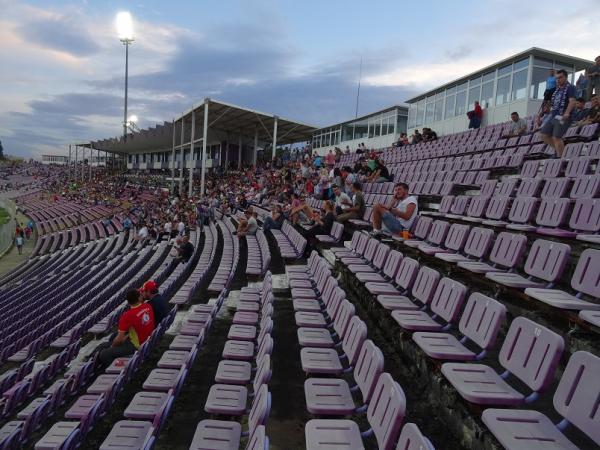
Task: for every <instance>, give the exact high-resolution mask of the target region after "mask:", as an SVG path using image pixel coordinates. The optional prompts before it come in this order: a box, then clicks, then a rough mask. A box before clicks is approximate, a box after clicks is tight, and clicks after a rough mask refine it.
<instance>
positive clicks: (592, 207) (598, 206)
mask: <svg viewBox="0 0 600 450" xmlns="http://www.w3.org/2000/svg"><path fill="white" fill-rule="evenodd" d="M569 227H571V228H572V229H573V230H577V231H583V232H587V233H597V232H598V231H600V199H598V198H580V199H577V201H576V202H575V206H574V207H573V212H572V213H571V218H570V220H569Z"/></svg>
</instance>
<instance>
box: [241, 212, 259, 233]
mask: <svg viewBox="0 0 600 450" xmlns="http://www.w3.org/2000/svg"><path fill="white" fill-rule="evenodd" d="M244 215H245V216H246V219H242V220H240V223H239V225H238V229H237V235H238V236H239V237H242V236H254V235H255V234H256V230H258V223H257V222H256V218H255V217H254V214H253V211H252V210H251V209H250V208H248V209H247V210H246V211H245V212H244Z"/></svg>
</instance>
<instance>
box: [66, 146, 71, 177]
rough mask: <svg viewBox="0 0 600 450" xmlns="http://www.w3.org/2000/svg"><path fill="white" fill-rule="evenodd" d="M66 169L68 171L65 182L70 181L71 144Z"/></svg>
mask: <svg viewBox="0 0 600 450" xmlns="http://www.w3.org/2000/svg"><path fill="white" fill-rule="evenodd" d="M67 169H68V178H67V180H70V179H71V144H69V160H68V162H67Z"/></svg>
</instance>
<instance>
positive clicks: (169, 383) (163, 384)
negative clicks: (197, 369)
mask: <svg viewBox="0 0 600 450" xmlns="http://www.w3.org/2000/svg"><path fill="white" fill-rule="evenodd" d="M186 375H187V368H185V367H182V368H181V369H179V370H174V369H154V370H152V372H150V373H149V374H148V377H147V378H146V380H145V381H144V384H143V388H144V390H147V391H158V392H168V391H169V390H171V389H173V390H176V389H177V386H178V385H179V384H180V383H181V382H182V380H184V379H185V377H186Z"/></svg>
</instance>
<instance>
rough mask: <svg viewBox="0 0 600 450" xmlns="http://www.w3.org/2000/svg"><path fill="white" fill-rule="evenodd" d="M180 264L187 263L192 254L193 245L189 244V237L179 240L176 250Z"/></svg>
mask: <svg viewBox="0 0 600 450" xmlns="http://www.w3.org/2000/svg"><path fill="white" fill-rule="evenodd" d="M177 253H178V254H179V260H180V262H188V261H189V259H190V258H191V257H192V255H193V254H194V244H192V243H191V242H190V238H189V236H183V237H182V238H181V245H180V246H179V247H178V248H177Z"/></svg>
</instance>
